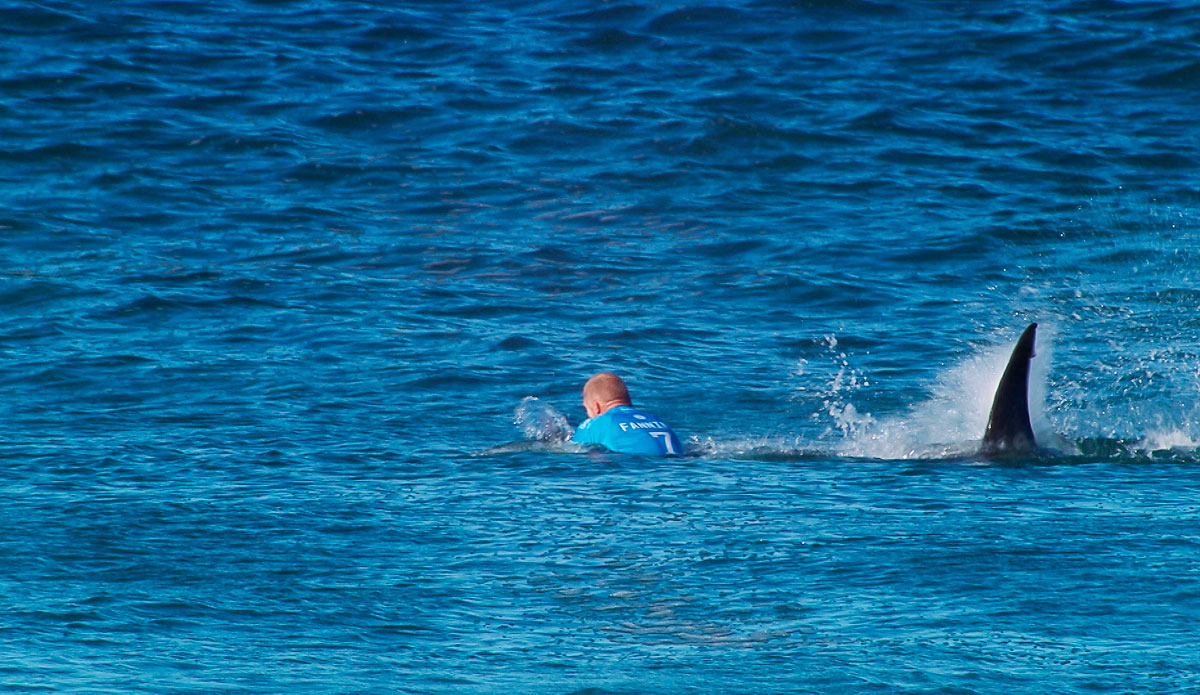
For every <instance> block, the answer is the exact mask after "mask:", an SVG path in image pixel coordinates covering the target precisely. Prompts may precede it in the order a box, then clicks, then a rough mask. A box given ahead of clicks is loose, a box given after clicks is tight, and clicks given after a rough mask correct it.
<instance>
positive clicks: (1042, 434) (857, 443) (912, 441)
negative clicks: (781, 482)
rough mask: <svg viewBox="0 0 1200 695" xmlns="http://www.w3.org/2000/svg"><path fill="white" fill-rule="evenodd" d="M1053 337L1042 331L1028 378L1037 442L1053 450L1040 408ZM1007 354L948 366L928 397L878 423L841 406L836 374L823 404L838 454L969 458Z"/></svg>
mask: <svg viewBox="0 0 1200 695" xmlns="http://www.w3.org/2000/svg"><path fill="white" fill-rule="evenodd" d="M1052 335H1053V333H1052V332H1051V331H1042V332H1040V333H1039V336H1038V347H1037V352H1036V356H1035V358H1034V360H1033V362H1032V364H1031V370H1030V375H1029V411H1030V419H1031V420H1032V424H1033V429H1034V433H1035V435H1036V436H1037V437H1038V441H1042V442H1054V443H1055V445H1057V444H1058V443H1059V440H1060V438H1059V437H1056V436H1055V435H1054V434H1053V428H1052V427H1051V425H1050V423H1049V422H1048V420H1047V418H1046V416H1045V407H1044V402H1045V394H1046V374H1047V370H1048V365H1049V363H1050V361H1051V360H1050V357H1051V352H1052V350H1051V348H1052V346H1053V342H1052V340H1051V339H1050V338H1051V337H1052ZM1014 340H1015V336H1014ZM1011 352H1012V345H1011V344H998V345H995V346H993V347H989V348H986V349H984V350H982V351H980V352H978V353H976V354H974V355H972V356H970V357H968V358H966V359H964V360H962V361H961V362H959V363H957V364H954V365H951V366H950V367H948V368H947V369H946V370H945V371H943V372H942V374H940V375H939V376H938V378H937V380H936V381H935V382H934V383H933V384H931V386H930V391H931V394H930V396H929V398H927V399H925V400H922V401H920V402H917V403H914V404H913V405H912V406H911V407H910V408H909V409H908V410H907V411H905V412H904V413H902V414H900V415H895V416H889V417H882V418H878V419H877V418H875V417H874V416H872V415H871V414H870V413H860V412H859V410H858V409H857V408H856V407H855V406H854V404H853V403H849V402H842V400H841V398H840V397H839V396H838V394H839V393H840V392H841V391H842V390H843V388H844V387H845V386H846V384H845V383H843V382H842V377H841V375H840V374H839V377H838V378H836V379H835V380H834V382H833V383H832V384H831V390H830V395H831V398H830V400H829V402H827V404H826V406H827V410H826V412H827V413H828V414H829V416H830V417H831V418H832V419H833V423H834V427H836V428H837V430H838V431H839V432H841V434H842V436H843V438H842V441H841V442H840V443H838V444H837V445H836V447H835V448H836V453H837V454H838V455H840V456H851V457H859V458H881V459H882V458H887V459H914V458H947V457H956V456H970V455H973V454H974V453H975V452H976V451H978V448H979V442H980V439H981V438H982V437H983V432H984V429H985V428H986V427H987V419H988V413H989V411H990V410H991V405H992V398H993V397H994V395H995V391H996V386H997V385H998V384H999V382H1000V376H1001V375H1002V374H1003V373H1004V367H1005V365H1006V364H1007V363H1008V359H1009V357H1010V355H1011ZM863 383H865V380H863Z"/></svg>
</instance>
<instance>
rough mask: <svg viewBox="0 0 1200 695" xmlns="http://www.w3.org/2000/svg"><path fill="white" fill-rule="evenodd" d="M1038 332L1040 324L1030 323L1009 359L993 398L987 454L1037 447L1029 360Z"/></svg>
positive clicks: (985, 441)
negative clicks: (1033, 422) (1031, 422)
mask: <svg viewBox="0 0 1200 695" xmlns="http://www.w3.org/2000/svg"><path fill="white" fill-rule="evenodd" d="M1036 334H1037V324H1036V323H1031V324H1029V327H1028V328H1026V329H1025V332H1024V333H1022V334H1021V337H1020V338H1019V339H1017V345H1016V347H1014V348H1013V351H1012V357H1010V358H1008V366H1007V367H1005V368H1004V376H1002V377H1000V385H999V386H998V387H997V388H996V397H995V398H993V399H992V412H991V414H990V415H989V416H988V424H987V431H986V432H984V434H983V447H982V448H981V450H980V451H981V453H983V454H987V455H994V454H1006V453H1021V452H1028V451H1032V450H1033V449H1034V448H1035V447H1036V446H1037V442H1036V441H1035V440H1034V438H1033V426H1032V425H1031V424H1030V422H1029V361H1030V360H1031V359H1033V355H1034V352H1033V342H1034V338H1035V336H1036Z"/></svg>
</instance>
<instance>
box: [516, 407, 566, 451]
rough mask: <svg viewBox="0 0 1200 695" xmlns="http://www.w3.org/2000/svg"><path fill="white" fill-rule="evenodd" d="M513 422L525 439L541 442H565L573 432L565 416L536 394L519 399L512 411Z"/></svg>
mask: <svg viewBox="0 0 1200 695" xmlns="http://www.w3.org/2000/svg"><path fill="white" fill-rule="evenodd" d="M513 424H515V425H516V426H517V427H518V428H520V430H521V433H522V434H524V435H525V438H526V439H533V440H536V441H541V442H565V441H567V440H569V439H570V438H571V435H573V434H574V433H575V430H574V429H572V427H571V424H570V423H569V422H567V416H565V415H563V414H562V413H561V412H559V411H558V409H557V408H555V407H554V406H552V405H550V404H549V403H543V402H542V401H541V400H539V399H538V398H537V396H526V397H525V398H523V399H521V402H520V403H519V404H518V405H517V408H516V411H515V412H514V413H513Z"/></svg>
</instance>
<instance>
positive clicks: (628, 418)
mask: <svg viewBox="0 0 1200 695" xmlns="http://www.w3.org/2000/svg"><path fill="white" fill-rule="evenodd" d="M572 440H573V441H575V442H577V443H579V444H600V445H601V446H603V447H605V448H607V449H610V450H612V451H619V452H621V453H623V454H649V455H651V456H683V444H681V443H680V442H679V437H678V436H676V435H675V433H674V432H672V431H671V428H670V427H667V425H666V423H664V422H663V421H662V420H659V419H658V418H656V417H654V416H653V415H651V414H650V413H647V412H644V411H641V410H638V409H637V408H634V407H633V406H629V405H618V406H616V407H615V408H610V409H608V410H607V411H606V412H605V413H604V414H603V415H597V416H596V417H593V418H588V419H587V420H584V421H583V424H581V425H579V429H577V430H575V436H574V437H572Z"/></svg>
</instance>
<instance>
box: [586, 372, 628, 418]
mask: <svg viewBox="0 0 1200 695" xmlns="http://www.w3.org/2000/svg"><path fill="white" fill-rule="evenodd" d="M618 405H633V403H632V401H630V399H629V388H628V387H626V386H625V382H624V381H623V380H622V379H621V377H619V376H617V375H616V374H613V373H612V372H600V373H599V374H597V375H595V376H593V377H592V378H591V379H588V380H587V383H586V384H584V385H583V409H584V410H586V411H587V415H588V417H596V416H597V415H603V414H604V413H605V411H607V410H608V409H609V408H615V407H617V406H618Z"/></svg>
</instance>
